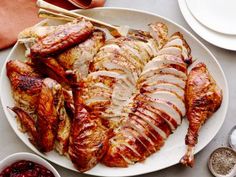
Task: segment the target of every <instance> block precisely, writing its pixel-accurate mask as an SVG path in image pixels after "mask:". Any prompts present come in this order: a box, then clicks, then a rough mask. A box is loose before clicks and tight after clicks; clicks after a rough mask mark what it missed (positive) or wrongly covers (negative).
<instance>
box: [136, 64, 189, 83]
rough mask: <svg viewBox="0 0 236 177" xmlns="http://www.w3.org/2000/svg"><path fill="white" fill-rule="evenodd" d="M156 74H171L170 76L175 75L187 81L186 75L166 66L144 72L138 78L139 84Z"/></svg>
mask: <svg viewBox="0 0 236 177" xmlns="http://www.w3.org/2000/svg"><path fill="white" fill-rule="evenodd" d="M157 74H172V75H175V76H177V77H179V78H181V79H183V80H185V81H186V80H187V75H186V73H184V72H182V71H179V70H178V69H176V68H173V67H171V66H169V65H167V66H162V67H156V68H152V69H149V70H145V71H144V72H143V73H142V75H141V76H140V78H139V82H141V81H142V80H146V79H147V78H150V77H152V76H155V75H157Z"/></svg>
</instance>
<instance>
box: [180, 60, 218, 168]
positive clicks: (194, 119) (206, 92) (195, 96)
mask: <svg viewBox="0 0 236 177" xmlns="http://www.w3.org/2000/svg"><path fill="white" fill-rule="evenodd" d="M221 102H222V91H221V89H220V88H219V87H218V86H217V84H216V82H215V80H214V79H213V78H212V76H211V75H210V73H209V71H208V69H207V67H206V65H205V64H203V63H198V64H197V65H196V66H195V67H194V68H193V69H192V70H191V71H190V73H189V75H188V81H187V86H186V106H187V118H188V121H189V128H188V132H187V135H186V138H185V144H186V145H187V146H188V148H187V152H186V154H185V155H184V157H183V158H182V159H181V163H182V164H184V165H186V166H190V167H192V166H193V164H194V147H195V145H196V144H197V141H198V133H199V130H200V128H201V126H202V125H203V124H204V123H205V121H206V120H207V119H208V118H209V117H210V116H211V115H212V114H213V113H214V112H215V111H216V110H217V109H218V108H219V107H220V105H221Z"/></svg>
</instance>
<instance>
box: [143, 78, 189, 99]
mask: <svg viewBox="0 0 236 177" xmlns="http://www.w3.org/2000/svg"><path fill="white" fill-rule="evenodd" d="M142 89H143V90H144V92H154V91H155V90H166V91H170V92H174V93H175V94H177V95H178V96H179V97H180V98H181V99H182V100H184V95H185V91H184V89H182V88H181V87H178V86H177V85H174V84H171V83H168V82H159V83H157V84H155V85H151V86H146V87H143V88H142Z"/></svg>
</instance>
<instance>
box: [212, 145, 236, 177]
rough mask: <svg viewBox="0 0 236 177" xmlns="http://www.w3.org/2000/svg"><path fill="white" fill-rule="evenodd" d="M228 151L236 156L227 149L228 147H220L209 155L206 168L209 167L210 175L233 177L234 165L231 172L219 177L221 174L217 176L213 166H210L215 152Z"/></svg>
mask: <svg viewBox="0 0 236 177" xmlns="http://www.w3.org/2000/svg"><path fill="white" fill-rule="evenodd" d="M224 149H225V150H228V151H231V152H233V153H235V154H236V152H235V151H234V150H233V149H231V148H228V147H220V148H218V149H216V150H214V151H213V152H212V153H211V156H210V158H209V161H208V167H209V170H210V171H211V173H212V174H213V175H214V176H215V177H235V175H236V165H234V167H233V169H232V170H231V172H230V173H228V174H226V175H221V174H218V173H216V172H215V170H214V168H213V166H212V163H213V159H212V155H213V154H214V153H215V152H216V151H219V150H224Z"/></svg>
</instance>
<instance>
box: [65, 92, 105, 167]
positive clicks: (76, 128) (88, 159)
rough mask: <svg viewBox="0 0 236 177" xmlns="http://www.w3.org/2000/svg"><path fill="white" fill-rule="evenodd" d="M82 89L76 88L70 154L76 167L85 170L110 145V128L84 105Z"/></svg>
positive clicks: (91, 165) (100, 156)
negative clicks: (81, 95)
mask: <svg viewBox="0 0 236 177" xmlns="http://www.w3.org/2000/svg"><path fill="white" fill-rule="evenodd" d="M80 94H81V93H80V89H79V88H74V91H73V95H74V102H75V114H74V118H73V121H72V127H71V133H70V143H69V151H68V153H69V156H70V159H71V161H72V162H73V163H74V165H75V167H76V168H77V169H78V170H79V171H80V172H84V171H87V170H89V169H91V168H92V167H94V166H95V165H96V164H97V163H98V162H99V161H100V160H101V158H102V157H103V155H104V154H105V152H106V150H107V147H108V130H107V129H106V128H105V127H104V126H103V125H102V123H101V120H100V119H99V117H96V116H92V115H91V114H90V113H89V112H88V111H87V110H86V108H85V107H84V104H83V100H82V99H81V97H80Z"/></svg>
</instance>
